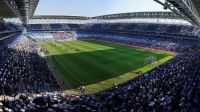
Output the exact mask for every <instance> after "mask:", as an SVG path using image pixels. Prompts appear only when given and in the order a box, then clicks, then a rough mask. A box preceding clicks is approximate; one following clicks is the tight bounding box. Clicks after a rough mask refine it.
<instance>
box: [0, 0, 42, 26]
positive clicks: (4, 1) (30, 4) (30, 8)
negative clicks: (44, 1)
mask: <svg viewBox="0 0 200 112" xmlns="http://www.w3.org/2000/svg"><path fill="white" fill-rule="evenodd" d="M38 2H39V0H0V15H1V17H2V18H14V17H18V18H20V19H21V20H22V21H23V22H24V23H25V24H27V23H28V19H29V18H30V17H32V16H33V14H34V12H35V9H36V7H37V4H38Z"/></svg>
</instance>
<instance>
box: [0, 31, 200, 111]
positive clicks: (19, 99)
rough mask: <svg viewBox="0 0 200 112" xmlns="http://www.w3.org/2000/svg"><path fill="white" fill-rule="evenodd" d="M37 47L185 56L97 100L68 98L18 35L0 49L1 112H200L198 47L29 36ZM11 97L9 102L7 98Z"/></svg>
mask: <svg viewBox="0 0 200 112" xmlns="http://www.w3.org/2000/svg"><path fill="white" fill-rule="evenodd" d="M29 36H30V37H31V38H33V39H35V40H37V41H51V40H59V41H60V40H63V41H64V40H74V39H95V40H99V41H107V42H115V43H122V44H129V45H137V46H142V47H148V48H156V49H161V50H169V51H176V52H181V54H179V55H178V56H176V57H175V58H173V59H172V60H170V61H168V62H167V63H165V64H163V65H161V66H159V67H157V68H155V69H154V70H152V71H149V72H147V73H144V74H142V75H140V76H139V77H137V78H135V79H132V80H130V81H128V82H126V83H124V84H120V85H114V86H113V87H112V88H110V89H107V90H104V91H102V92H99V93H97V94H95V95H84V94H81V95H75V96H73V95H67V94H64V93H63V92H61V91H62V89H61V87H60V86H59V84H58V82H57V81H56V79H55V78H54V77H53V75H52V73H51V72H50V70H49V68H48V65H47V62H46V60H45V59H44V58H43V57H41V56H39V55H38V53H37V45H36V41H32V40H30V39H29V38H27V37H26V36H23V35H17V36H13V37H12V38H8V39H5V40H4V41H1V43H0V60H1V63H0V95H1V96H3V97H0V100H1V101H0V112H1V111H8V112H18V111H19V112H20V111H21V112H23V111H27V112H40V111H41V112H62V111H64V112H90V111H91V112H145V111H169V112H171V111H180V112H198V111H200V96H199V94H200V75H199V72H200V61H199V58H200V49H199V47H198V43H199V42H198V41H197V40H193V39H184V38H182V39H180V38H169V37H153V36H139V35H125V34H112V35H111V34H110V33H102V34H100V33H91V34H89V33H77V34H76V35H75V34H74V33H72V32H54V33H30V34H29ZM8 96H10V97H8Z"/></svg>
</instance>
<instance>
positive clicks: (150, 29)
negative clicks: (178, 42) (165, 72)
mask: <svg viewBox="0 0 200 112" xmlns="http://www.w3.org/2000/svg"><path fill="white" fill-rule="evenodd" d="M29 29H30V30H31V31H40V30H41V31H60V30H68V31H118V32H143V33H153V34H164V35H180V36H194V35H196V34H195V31H196V30H197V29H196V28H195V27H193V26H190V25H171V24H170V25H168V24H152V23H89V24H58V23H57V24H31V25H30V26H29Z"/></svg>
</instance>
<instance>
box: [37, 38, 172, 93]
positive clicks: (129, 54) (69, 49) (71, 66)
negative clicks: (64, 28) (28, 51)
mask: <svg viewBox="0 0 200 112" xmlns="http://www.w3.org/2000/svg"><path fill="white" fill-rule="evenodd" d="M40 44H41V46H43V47H45V48H47V49H48V51H49V55H48V57H54V59H55V60H56V61H55V62H54V65H55V67H56V68H57V69H58V70H59V71H60V72H61V73H62V74H63V75H64V77H65V79H63V80H65V81H67V82H68V83H69V84H70V86H72V88H71V89H70V90H66V92H67V93H78V91H77V88H78V87H79V86H80V85H84V86H85V88H86V92H87V93H91V94H92V93H96V92H99V91H102V90H104V89H107V88H110V87H112V85H113V83H115V84H121V83H123V82H126V81H128V80H130V79H133V78H135V77H137V76H138V74H136V73H135V72H133V71H135V70H141V71H142V72H147V71H149V70H151V69H153V68H155V67H156V66H158V65H160V64H162V63H164V62H166V61H168V60H170V59H171V58H173V57H174V56H175V55H174V54H171V53H166V52H165V53H164V52H158V51H152V50H146V49H141V48H135V47H128V46H121V45H116V44H109V43H103V42H97V41H65V42H64V41H63V42H44V43H40ZM56 44H57V45H60V46H56ZM149 56H155V57H156V58H157V59H158V60H159V61H158V63H157V64H156V65H151V66H149V65H146V63H145V59H146V58H148V57H149Z"/></svg>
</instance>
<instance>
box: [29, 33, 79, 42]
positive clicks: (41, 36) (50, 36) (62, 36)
mask: <svg viewBox="0 0 200 112" xmlns="http://www.w3.org/2000/svg"><path fill="white" fill-rule="evenodd" d="M28 35H29V36H30V37H31V38H32V39H34V40H36V41H66V40H68V41H69V40H75V39H76V37H75V35H74V33H73V32H63V31H61V32H45V33H44V32H42V33H38V32H31V33H29V34H28Z"/></svg>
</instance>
